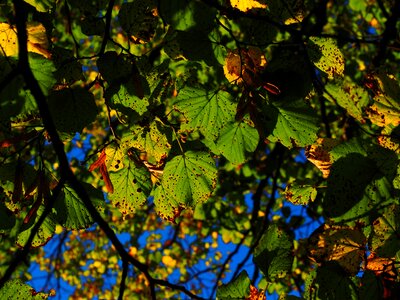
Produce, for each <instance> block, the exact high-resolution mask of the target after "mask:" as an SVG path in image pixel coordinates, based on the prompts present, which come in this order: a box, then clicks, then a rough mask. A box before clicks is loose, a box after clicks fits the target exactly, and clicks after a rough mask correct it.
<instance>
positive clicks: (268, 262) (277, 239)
mask: <svg viewBox="0 0 400 300" xmlns="http://www.w3.org/2000/svg"><path fill="white" fill-rule="evenodd" d="M292 249H293V239H292V238H291V237H290V236H289V235H288V234H287V233H286V232H285V231H284V230H283V229H282V228H279V227H278V225H276V224H271V225H270V226H269V227H268V229H267V231H266V232H265V233H264V234H263V235H262V237H261V239H260V242H259V244H258V245H257V247H256V248H255V249H254V253H253V255H254V258H253V261H254V263H255V264H256V265H257V267H259V268H260V270H261V271H262V272H263V274H264V275H265V276H266V277H267V279H268V280H275V279H277V278H283V277H284V276H285V275H286V274H287V273H288V272H290V270H291V268H292V263H293V253H292Z"/></svg>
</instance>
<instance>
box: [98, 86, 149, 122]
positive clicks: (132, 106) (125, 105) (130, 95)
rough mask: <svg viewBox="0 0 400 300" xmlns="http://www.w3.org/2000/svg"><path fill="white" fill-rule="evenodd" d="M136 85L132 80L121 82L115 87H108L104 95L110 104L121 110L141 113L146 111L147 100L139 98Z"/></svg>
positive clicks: (128, 112)
mask: <svg viewBox="0 0 400 300" xmlns="http://www.w3.org/2000/svg"><path fill="white" fill-rule="evenodd" d="M138 93H139V91H138V87H137V85H136V84H135V83H134V82H133V81H132V80H130V81H128V82H126V83H124V84H121V85H120V86H119V87H118V88H116V89H113V88H111V89H108V90H107V92H106V95H105V97H106V98H109V99H110V106H111V107H112V108H115V109H117V110H119V111H121V112H124V113H126V114H128V115H130V114H131V113H132V112H136V113H138V114H139V115H143V114H144V113H145V112H146V111H147V106H148V105H149V100H148V99H147V98H146V97H143V98H139V97H138V96H137V95H138Z"/></svg>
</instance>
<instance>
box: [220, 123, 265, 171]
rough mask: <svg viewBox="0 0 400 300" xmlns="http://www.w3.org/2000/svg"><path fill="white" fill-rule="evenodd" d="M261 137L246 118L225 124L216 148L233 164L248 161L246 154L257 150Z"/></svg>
mask: <svg viewBox="0 0 400 300" xmlns="http://www.w3.org/2000/svg"><path fill="white" fill-rule="evenodd" d="M259 139H260V137H259V135H258V131H257V129H255V128H254V127H251V126H250V125H249V124H248V123H247V122H246V121H245V120H243V121H242V122H234V123H231V124H228V125H227V126H225V127H224V128H223V129H222V130H221V132H220V136H219V138H218V140H217V141H216V149H218V150H219V151H220V153H221V154H222V155H223V156H224V157H225V158H226V159H228V160H229V161H230V162H231V163H233V164H242V163H244V162H245V161H246V154H247V153H252V152H254V151H255V150H256V148H257V145H258V141H259Z"/></svg>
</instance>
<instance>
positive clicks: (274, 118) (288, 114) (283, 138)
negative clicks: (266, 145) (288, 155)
mask: <svg viewBox="0 0 400 300" xmlns="http://www.w3.org/2000/svg"><path fill="white" fill-rule="evenodd" d="M265 113H266V115H267V118H268V119H267V122H266V126H267V131H268V133H269V135H268V140H270V141H272V142H280V143H282V144H283V145H284V146H285V147H287V148H294V147H304V146H307V145H311V144H312V143H314V142H315V140H316V139H317V133H318V129H319V128H318V125H317V124H319V119H318V116H317V115H316V114H315V112H314V111H313V110H312V109H311V108H310V107H308V106H307V105H306V103H305V102H304V101H303V100H302V99H300V100H293V99H291V100H290V99H285V100H282V101H280V102H274V103H272V104H270V105H269V108H267V109H266V112H265Z"/></svg>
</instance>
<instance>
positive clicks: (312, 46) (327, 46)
mask: <svg viewBox="0 0 400 300" xmlns="http://www.w3.org/2000/svg"><path fill="white" fill-rule="evenodd" d="M307 51H308V55H309V56H310V59H311V61H312V62H313V63H314V65H315V66H316V67H317V68H318V69H320V70H321V71H323V72H324V73H326V74H327V76H328V78H330V79H333V78H334V77H335V76H342V75H343V72H344V57H343V54H342V52H341V51H340V49H339V48H338V46H337V44H336V40H335V39H332V38H321V37H310V39H309V43H308V45H307Z"/></svg>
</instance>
